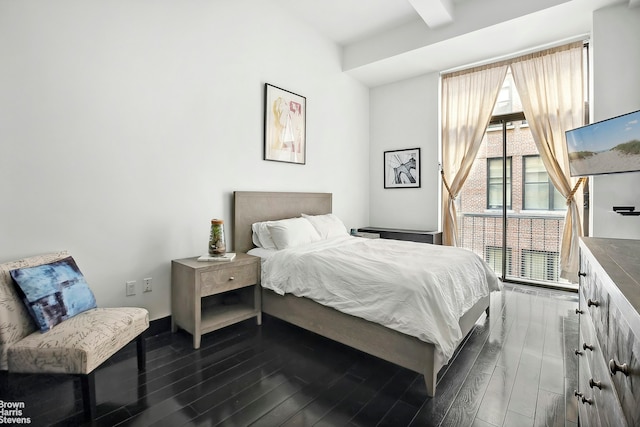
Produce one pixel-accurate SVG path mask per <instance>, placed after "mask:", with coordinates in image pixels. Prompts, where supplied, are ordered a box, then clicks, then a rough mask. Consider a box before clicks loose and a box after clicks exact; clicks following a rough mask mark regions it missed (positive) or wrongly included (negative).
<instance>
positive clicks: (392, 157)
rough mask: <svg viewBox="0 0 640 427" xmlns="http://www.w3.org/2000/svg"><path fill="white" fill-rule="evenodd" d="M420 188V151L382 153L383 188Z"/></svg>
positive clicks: (416, 149) (417, 149) (407, 150)
mask: <svg viewBox="0 0 640 427" xmlns="http://www.w3.org/2000/svg"><path fill="white" fill-rule="evenodd" d="M419 187H420V149H419V148H407V149H404V150H394V151H385V152H384V188H419Z"/></svg>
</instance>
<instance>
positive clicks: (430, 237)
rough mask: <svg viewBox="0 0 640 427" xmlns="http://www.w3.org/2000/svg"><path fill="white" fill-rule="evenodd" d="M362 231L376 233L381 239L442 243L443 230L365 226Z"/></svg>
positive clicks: (360, 229) (360, 230)
mask: <svg viewBox="0 0 640 427" xmlns="http://www.w3.org/2000/svg"><path fill="white" fill-rule="evenodd" d="M358 231H359V232H361V233H376V234H379V235H380V238H381V239H394V240H409V241H412V242H420V243H431V244H432V245H441V244H442V232H441V231H422V230H403V229H400V228H382V227H363V228H359V229H358Z"/></svg>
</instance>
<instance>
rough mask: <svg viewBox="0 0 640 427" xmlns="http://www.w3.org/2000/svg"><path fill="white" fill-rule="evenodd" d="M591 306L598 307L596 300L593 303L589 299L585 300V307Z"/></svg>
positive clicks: (598, 303) (598, 302)
mask: <svg viewBox="0 0 640 427" xmlns="http://www.w3.org/2000/svg"><path fill="white" fill-rule="evenodd" d="M591 306H594V307H599V306H600V301H597V300H596V301H593V300H592V299H591V298H589V299H588V300H587V307H591Z"/></svg>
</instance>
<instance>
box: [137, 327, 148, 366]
mask: <svg viewBox="0 0 640 427" xmlns="http://www.w3.org/2000/svg"><path fill="white" fill-rule="evenodd" d="M136 348H137V350H138V371H144V370H146V369H147V342H146V341H145V339H144V336H143V334H140V335H138V338H136Z"/></svg>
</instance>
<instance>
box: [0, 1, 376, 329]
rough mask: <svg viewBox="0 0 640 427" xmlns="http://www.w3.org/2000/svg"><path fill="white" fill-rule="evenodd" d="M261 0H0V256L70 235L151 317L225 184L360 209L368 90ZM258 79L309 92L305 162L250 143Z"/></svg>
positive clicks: (220, 208) (351, 222)
mask: <svg viewBox="0 0 640 427" xmlns="http://www.w3.org/2000/svg"><path fill="white" fill-rule="evenodd" d="M274 5H275V3H268V2H263V1H261V0H234V1H213V0H212V1H173V0H140V1H135V2H132V1H128V0H114V1H108V2H107V1H103V2H87V1H84V0H58V1H55V2H46V1H32V0H24V1H19V2H14V1H3V2H0V58H2V66H0V118H1V119H0V144H1V148H0V194H2V196H3V199H2V204H1V205H0V206H1V207H0V241H1V242H2V244H1V246H0V261H7V260H11V259H17V258H19V257H23V256H29V255H32V254H38V253H43V252H47V251H51V250H58V249H68V250H69V251H70V252H71V253H72V255H73V256H74V257H75V258H76V260H77V261H78V264H79V266H80V268H81V269H82V271H83V272H84V274H85V276H87V279H88V280H89V283H90V284H91V286H92V288H93V290H94V292H95V294H96V298H97V300H98V304H99V305H102V306H114V305H138V306H143V307H146V308H148V309H149V310H150V313H151V319H157V318H161V317H164V316H168V315H169V314H170V298H169V295H170V263H171V259H174V258H182V257H188V256H195V255H200V254H202V253H204V252H205V251H206V247H207V241H208V233H209V220H210V219H211V218H213V217H218V218H224V219H225V220H228V221H229V220H230V219H231V208H232V192H233V191H234V190H251V191H262V190H266V191H323V192H333V193H334V212H336V213H337V214H338V215H339V216H340V217H342V218H343V219H344V221H345V223H346V224H347V226H348V227H351V226H361V225H366V224H367V223H368V222H369V218H368V213H367V210H368V206H369V195H368V185H369V184H368V173H369V160H368V156H369V154H368V153H369V148H368V143H369V112H368V108H369V93H368V89H366V88H365V87H364V86H362V85H361V84H360V83H358V82H356V81H355V80H353V79H352V78H350V77H349V76H347V75H346V74H344V73H342V72H341V65H340V51H339V49H338V48H337V47H336V46H335V45H333V44H332V43H330V42H328V41H326V40H325V39H324V38H323V37H321V36H320V35H319V34H317V33H316V32H315V31H313V30H311V29H310V28H309V27H307V26H306V25H305V24H304V23H302V22H301V21H299V20H297V19H290V17H289V16H287V12H286V11H285V10H283V9H276V8H274V7H277V6H274ZM265 82H268V83H272V84H274V85H277V86H280V87H283V88H285V89H288V90H290V91H293V92H295V93H298V94H301V95H303V96H306V98H307V143H308V146H307V147H308V148H307V164H306V165H304V166H301V165H293V164H286V163H278V162H267V161H263V160H262V145H263V130H262V129H263V91H264V83H265ZM227 233H228V234H227V240H228V244H230V246H232V242H231V235H230V234H231V233H230V226H229V227H228V229H227ZM145 277H153V281H154V289H153V292H151V293H147V294H141V293H140V288H139V289H138V291H139V292H138V295H136V296H135V297H125V285H124V283H125V281H127V280H136V281H137V282H138V286H139V287H140V285H141V281H142V279H143V278H145Z"/></svg>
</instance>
